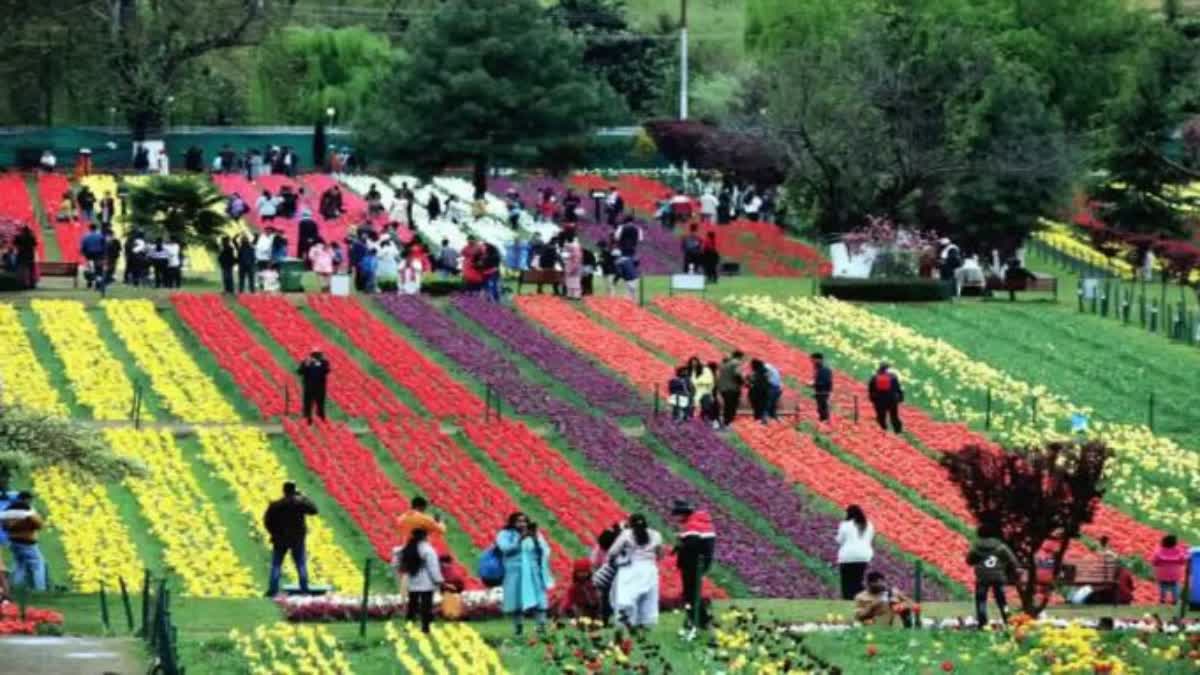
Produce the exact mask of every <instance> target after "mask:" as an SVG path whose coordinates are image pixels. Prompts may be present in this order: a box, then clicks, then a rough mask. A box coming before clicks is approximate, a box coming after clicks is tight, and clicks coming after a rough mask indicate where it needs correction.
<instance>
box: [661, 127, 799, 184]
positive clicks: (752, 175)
mask: <svg viewBox="0 0 1200 675" xmlns="http://www.w3.org/2000/svg"><path fill="white" fill-rule="evenodd" d="M643 126H644V128H645V129H646V131H647V132H648V133H649V134H650V136H651V138H653V139H654V143H655V145H656V146H657V147H658V149H659V150H660V151H661V152H662V154H663V156H665V157H666V158H667V159H668V160H670V161H671V162H673V163H676V164H679V163H682V162H687V163H688V164H690V165H691V166H692V167H694V168H697V169H713V170H718V171H721V172H723V173H726V174H728V175H730V176H733V177H736V178H739V179H742V180H747V181H751V182H753V183H758V184H761V185H777V184H779V183H781V182H783V179H784V172H785V169H784V163H783V158H782V157H780V156H779V154H778V153H777V152H775V150H774V149H773V148H772V147H771V146H770V145H769V144H768V143H767V142H766V140H765V139H763V138H761V137H759V136H756V135H754V134H752V133H748V132H740V131H733V130H730V129H722V128H719V127H716V126H713V125H710V124H707V123H704V122H698V121H692V120H653V121H650V122H647V123H646V124H645V125H643Z"/></svg>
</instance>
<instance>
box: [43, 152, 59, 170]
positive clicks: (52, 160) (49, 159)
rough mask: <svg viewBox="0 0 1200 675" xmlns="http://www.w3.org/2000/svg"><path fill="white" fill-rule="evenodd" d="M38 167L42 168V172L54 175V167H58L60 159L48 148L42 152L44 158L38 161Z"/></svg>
mask: <svg viewBox="0 0 1200 675" xmlns="http://www.w3.org/2000/svg"><path fill="white" fill-rule="evenodd" d="M38 166H40V167H41V169H42V171H46V172H50V173H53V172H54V167H56V166H58V158H57V157H55V156H54V153H53V152H52V151H51V150H50V149H49V148H47V149H45V150H43V151H42V157H41V159H39V160H38Z"/></svg>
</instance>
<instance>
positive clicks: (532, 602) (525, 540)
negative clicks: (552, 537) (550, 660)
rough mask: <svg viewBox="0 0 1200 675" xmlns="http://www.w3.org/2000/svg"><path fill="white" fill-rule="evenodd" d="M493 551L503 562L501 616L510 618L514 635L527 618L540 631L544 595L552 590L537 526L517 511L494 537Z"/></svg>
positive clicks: (545, 545) (547, 550)
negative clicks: (494, 548)
mask: <svg viewBox="0 0 1200 675" xmlns="http://www.w3.org/2000/svg"><path fill="white" fill-rule="evenodd" d="M496 549H497V550H498V551H499V553H500V557H501V559H502V560H503V562H504V605H503V608H504V613H505V614H511V615H512V617H513V627H514V628H515V631H516V634H517V635H520V634H521V633H522V631H523V628H524V626H523V622H524V619H525V617H527V616H532V617H534V618H535V619H536V621H537V624H538V630H539V631H541V630H543V629H544V628H545V625H546V610H547V609H548V608H549V599H548V592H549V591H550V589H552V588H554V579H553V577H551V576H550V545H549V544H548V543H547V542H546V538H545V537H543V536H542V535H541V533H540V532H538V527H537V523H533V522H530V520H529V518H528V517H527V516H526V515H525V514H524V513H520V512H517V513H514V514H512V515H510V516H509V517H508V521H507V522H506V523H505V526H504V529H502V530H500V533H499V534H497V535H496Z"/></svg>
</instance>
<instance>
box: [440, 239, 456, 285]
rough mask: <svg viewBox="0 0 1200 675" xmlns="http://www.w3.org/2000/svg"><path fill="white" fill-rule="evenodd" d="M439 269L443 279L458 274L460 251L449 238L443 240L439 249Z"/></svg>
mask: <svg viewBox="0 0 1200 675" xmlns="http://www.w3.org/2000/svg"><path fill="white" fill-rule="evenodd" d="M438 270H439V271H440V274H441V277H442V278H443V279H448V278H450V277H452V276H455V275H457V274H458V272H459V270H458V251H456V250H454V247H453V246H451V245H450V240H449V239H443V240H442V248H441V250H440V251H438Z"/></svg>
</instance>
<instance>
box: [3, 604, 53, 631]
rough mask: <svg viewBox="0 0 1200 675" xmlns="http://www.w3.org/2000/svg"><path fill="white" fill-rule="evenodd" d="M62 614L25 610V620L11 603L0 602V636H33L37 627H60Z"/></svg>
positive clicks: (30, 608) (40, 610) (33, 608)
mask: <svg viewBox="0 0 1200 675" xmlns="http://www.w3.org/2000/svg"><path fill="white" fill-rule="evenodd" d="M62 622H63V616H62V614H59V613H58V612H55V611H51V610H49V609H38V608H36V607H26V608H25V618H24V620H22V619H21V610H20V608H19V607H17V605H15V604H13V603H11V602H0V635H35V634H37V630H38V626H40V625H42V624H47V623H49V624H55V625H59V626H61V625H62Z"/></svg>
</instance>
